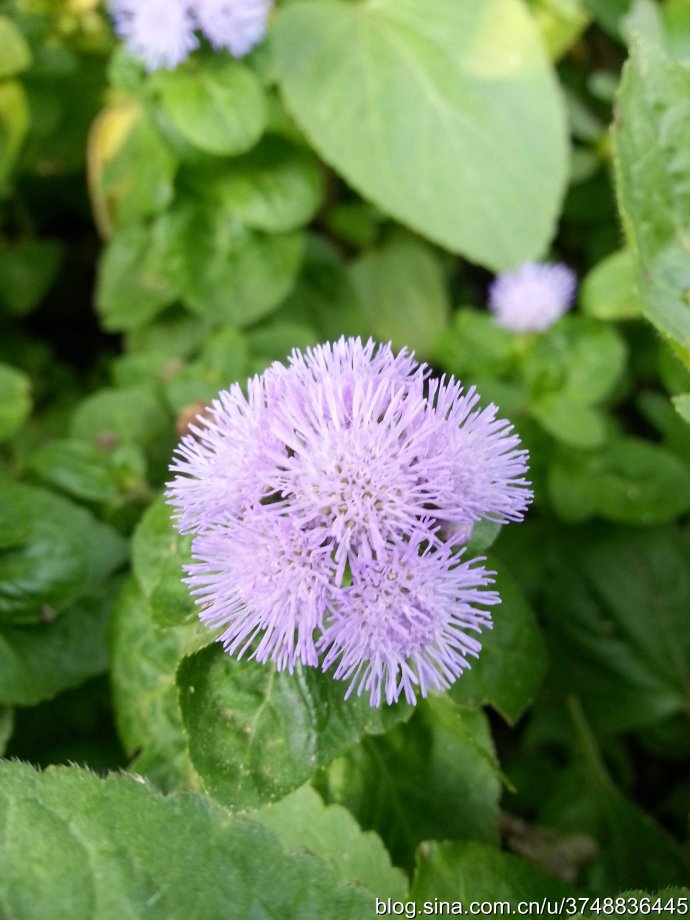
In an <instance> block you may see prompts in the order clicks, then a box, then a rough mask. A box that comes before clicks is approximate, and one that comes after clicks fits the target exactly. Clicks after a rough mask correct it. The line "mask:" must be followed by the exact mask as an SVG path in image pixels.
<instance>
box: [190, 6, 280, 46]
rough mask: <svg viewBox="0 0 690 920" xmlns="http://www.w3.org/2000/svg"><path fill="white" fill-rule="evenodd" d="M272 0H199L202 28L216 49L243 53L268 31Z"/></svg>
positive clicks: (198, 8) (199, 16)
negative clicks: (267, 24) (267, 23)
mask: <svg viewBox="0 0 690 920" xmlns="http://www.w3.org/2000/svg"><path fill="white" fill-rule="evenodd" d="M271 3H272V0H197V2H196V3H195V4H194V9H195V14H196V19H197V22H198V23H199V28H200V29H201V31H202V32H203V33H204V35H205V36H206V38H208V40H209V41H210V43H211V44H212V45H213V47H214V48H216V49H221V48H222V49H225V50H226V51H229V52H230V54H232V55H233V57H237V58H239V57H244V55H245V54H247V53H248V52H249V51H251V50H252V48H253V47H254V46H255V45H258V44H259V42H260V41H261V40H262V38H263V37H264V35H265V34H266V20H267V19H268V14H269V11H270V9H271Z"/></svg>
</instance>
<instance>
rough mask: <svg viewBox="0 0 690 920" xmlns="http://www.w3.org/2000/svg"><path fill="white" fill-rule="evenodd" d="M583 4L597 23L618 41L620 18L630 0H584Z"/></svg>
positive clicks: (619, 38)
mask: <svg viewBox="0 0 690 920" xmlns="http://www.w3.org/2000/svg"><path fill="white" fill-rule="evenodd" d="M585 5H586V7H587V9H588V10H589V11H590V13H591V14H592V16H593V17H594V19H595V21H596V22H597V24H598V25H599V26H601V28H602V29H603V30H604V31H606V32H608V34H609V35H610V36H611V37H612V38H613V39H615V40H616V41H619V42H620V41H621V33H620V26H621V20H622V18H623V16H624V15H625V13H626V12H627V10H628V9H629V7H630V0H585Z"/></svg>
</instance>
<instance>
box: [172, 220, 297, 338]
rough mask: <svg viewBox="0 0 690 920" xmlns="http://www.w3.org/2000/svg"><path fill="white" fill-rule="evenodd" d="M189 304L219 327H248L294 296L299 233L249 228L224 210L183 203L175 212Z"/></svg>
mask: <svg viewBox="0 0 690 920" xmlns="http://www.w3.org/2000/svg"><path fill="white" fill-rule="evenodd" d="M170 220H171V233H172V234H173V235H174V237H175V241H176V242H175V247H176V251H177V252H178V253H179V259H180V261H179V266H178V270H177V274H176V278H177V281H178V284H179V288H180V291H181V294H182V299H183V300H184V302H185V304H186V306H188V307H189V309H190V310H192V311H193V312H194V313H196V314H198V315H199V316H202V317H205V318H208V319H210V320H212V321H214V322H215V323H222V324H224V325H234V326H239V327H244V326H249V325H251V324H252V323H254V322H256V321H257V320H259V319H262V318H263V317H264V316H266V315H268V314H269V313H271V312H272V311H273V310H275V309H276V307H278V305H279V304H280V302H281V301H282V300H283V299H284V298H285V297H286V296H287V295H288V294H289V293H290V290H291V289H292V287H293V285H294V283H295V280H296V278H297V273H298V272H299V269H300V265H301V262H302V255H303V244H304V240H303V237H302V235H301V234H300V233H275V234H265V233H260V232H258V231H254V230H250V229H248V228H247V227H246V226H245V225H244V224H243V223H241V222H240V221H239V220H238V218H236V217H235V218H233V217H232V215H229V214H228V213H227V212H226V211H224V210H223V209H222V208H219V207H213V206H205V207H202V206H201V205H199V204H189V205H182V206H180V207H179V208H177V209H176V210H174V211H173V212H171V214H170Z"/></svg>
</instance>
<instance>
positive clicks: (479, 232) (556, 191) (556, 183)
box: [272, 0, 566, 269]
mask: <svg viewBox="0 0 690 920" xmlns="http://www.w3.org/2000/svg"><path fill="white" fill-rule="evenodd" d="M272 38H273V50H274V53H275V57H276V66H277V73H278V78H279V81H280V86H281V89H282V90H283V93H284V95H285V98H286V102H287V104H288V107H289V109H290V110H291V112H292V114H293V115H294V117H295V119H296V121H297V122H298V124H299V125H300V127H301V128H302V129H303V130H304V132H305V133H306V134H307V136H308V137H309V139H310V141H311V142H312V144H313V146H314V147H315V148H316V149H317V150H318V152H319V153H320V154H321V155H322V156H323V158H324V159H325V160H326V161H327V162H328V163H330V164H331V165H332V166H334V167H335V169H336V170H338V172H340V173H341V174H342V176H343V177H344V178H345V179H346V180H347V181H348V182H349V183H350V184H351V185H352V186H353V187H354V188H355V189H357V190H358V191H359V192H360V193H361V194H362V195H363V196H364V197H365V198H368V199H370V200H371V201H372V202H374V203H375V204H376V205H378V206H379V207H380V208H381V209H382V210H383V211H384V212H385V213H387V214H389V215H390V216H392V217H394V218H396V219H397V220H400V221H401V222H402V223H404V224H406V225H408V226H409V227H411V228H412V229H414V230H416V231H418V232H420V233H422V234H423V235H424V236H426V237H428V238H430V239H432V240H433V241H434V242H437V243H440V244H441V245H442V246H444V247H446V248H447V249H450V250H452V251H454V252H458V253H461V254H463V255H465V256H467V257H468V258H470V259H472V260H473V261H476V262H479V263H481V264H482V265H485V266H487V267H489V268H493V269H504V268H507V267H512V266H514V265H516V264H518V263H520V262H523V261H525V260H527V259H530V258H535V257H538V256H539V255H541V254H542V252H543V251H544V249H545V248H546V246H547V245H548V242H549V240H550V238H551V235H552V234H553V229H554V221H555V218H556V213H557V211H558V209H559V205H560V200H561V194H562V191H563V186H564V182H565V178H566V138H565V117H564V112H563V104H562V101H561V98H560V96H559V94H558V91H557V88H556V82H555V80H554V76H553V73H552V71H551V69H550V67H549V64H548V62H547V60H546V56H545V53H544V50H543V48H542V46H541V42H540V40H539V37H538V35H537V33H536V30H535V27H534V25H533V23H532V21H531V19H530V17H529V15H528V13H527V11H526V10H525V9H524V7H523V6H522V4H520V3H518V2H516V0H474V2H472V3H469V2H458V0H365V2H360V3H350V2H343V0H324V2H320V3H312V2H297V3H291V4H290V5H289V6H288V7H286V8H285V9H283V10H280V11H279V12H278V15H277V16H276V19H275V22H274V28H273V33H272ZM305 48H309V54H305V52H304V49H305ZM410 113H414V115H413V117H411V114H410Z"/></svg>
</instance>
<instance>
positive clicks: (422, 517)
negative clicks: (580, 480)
mask: <svg viewBox="0 0 690 920" xmlns="http://www.w3.org/2000/svg"><path fill="white" fill-rule="evenodd" d="M477 402H478V396H477V394H476V393H475V392H474V390H470V391H468V392H464V390H463V388H462V386H461V385H460V384H459V383H458V382H457V381H455V380H454V379H453V378H450V380H441V381H438V380H432V379H430V371H429V369H428V368H427V367H426V366H425V365H418V364H417V363H416V362H415V360H414V356H413V355H411V354H409V353H408V352H407V351H405V350H403V351H402V352H400V353H399V354H398V355H394V354H393V352H392V350H391V348H390V346H389V345H387V346H382V347H377V346H376V345H375V344H374V343H373V342H372V341H369V342H367V343H366V344H363V343H362V342H361V341H360V340H359V339H348V340H346V339H341V340H340V341H338V342H336V343H334V344H327V345H321V346H318V347H316V348H313V349H307V351H306V352H305V353H301V352H299V351H295V352H293V354H292V356H291V358H290V362H289V366H288V367H287V368H285V367H283V366H282V365H279V364H274V365H272V366H271V367H270V368H269V369H268V370H267V371H266V372H265V373H264V374H262V375H259V376H256V377H254V378H252V379H251V380H250V381H248V384H247V388H246V393H245V392H243V391H242V389H241V388H240V387H239V386H238V385H236V384H235V385H233V386H232V387H231V388H230V389H229V390H227V391H225V392H223V393H221V394H220V396H219V397H218V398H217V399H216V400H215V401H214V403H213V404H212V406H211V407H210V412H209V417H208V418H206V419H203V420H202V419H200V421H199V424H198V425H197V426H196V427H193V428H192V430H191V433H190V434H188V435H186V436H185V437H184V438H183V439H182V441H181V443H180V445H179V447H178V450H177V456H176V459H175V460H174V462H173V465H172V467H171V469H172V471H173V472H175V473H176V476H175V478H174V479H173V480H172V482H171V483H170V484H169V489H168V493H167V494H168V500H169V501H170V503H171V504H172V505H173V506H174V508H175V517H176V520H177V523H178V526H179V527H180V529H181V530H182V531H183V532H188V533H192V534H193V535H194V539H193V542H192V551H193V555H194V560H195V561H194V563H193V564H192V565H191V566H190V567H189V570H188V578H187V581H188V583H189V585H190V587H191V589H192V592H193V593H194V595H195V596H196V598H197V601H198V602H199V604H200V606H201V618H202V620H204V621H205V622H207V623H208V624H210V625H213V626H221V625H222V626H224V627H225V631H224V632H223V635H222V636H221V637H220V638H221V641H222V642H223V643H224V645H225V648H226V650H227V651H228V652H229V653H230V654H234V655H237V656H238V657H240V656H242V655H244V654H250V655H251V656H252V657H254V658H255V659H257V660H258V661H267V660H271V661H273V662H274V663H275V664H276V666H277V667H278V668H288V669H289V670H290V671H292V669H293V668H294V666H295V664H296V663H297V662H299V663H301V664H303V665H308V666H319V665H320V666H321V667H322V668H323V669H324V670H328V669H329V668H333V669H334V677H335V678H336V679H339V680H344V681H347V682H348V690H347V695H349V694H350V693H351V692H353V691H355V690H356V692H357V693H358V694H361V693H367V694H368V695H369V699H370V702H371V704H372V705H379V704H380V703H381V702H382V700H383V699H384V698H385V700H386V702H388V703H392V702H394V701H395V700H397V699H398V698H399V697H400V695H401V694H403V695H404V696H405V698H406V699H407V700H408V701H410V702H414V700H415V699H416V694H417V693H420V694H421V695H422V696H426V694H427V692H428V691H429V690H431V689H445V688H447V687H449V686H450V684H451V683H452V682H453V681H454V680H456V679H457V677H459V675H460V674H461V673H462V671H463V669H464V668H466V667H468V666H469V662H468V659H469V658H471V657H473V656H476V655H477V653H478V652H479V648H480V645H479V642H478V640H477V638H476V634H478V633H479V632H480V631H481V630H482V629H484V628H487V627H489V626H490V625H491V618H490V616H489V613H488V611H487V610H486V609H484V608H486V607H490V606H492V605H494V604H496V603H498V596H497V595H496V594H495V592H492V591H488V590H484V589H485V588H486V586H487V585H489V584H490V583H491V577H490V573H488V572H487V571H486V570H485V569H484V568H483V567H482V566H481V565H479V564H478V562H479V561H478V560H470V561H464V560H461V554H460V553H458V551H457V550H458V545H457V543H458V540H459V537H458V535H459V534H467V533H469V531H471V529H472V526H473V524H474V523H476V522H477V521H478V520H480V519H482V518H488V519H490V520H497V521H509V520H519V519H520V518H521V517H522V515H523V514H524V511H525V509H526V508H527V506H528V504H529V502H530V500H531V493H530V491H529V488H528V483H527V482H526V480H525V478H524V475H525V472H526V468H527V457H526V452H525V451H524V450H521V449H520V448H519V440H518V438H517V436H516V435H515V434H514V433H513V432H512V428H511V426H510V425H509V424H508V423H507V422H506V421H504V420H500V419H497V417H496V414H497V410H496V407H495V406H489V407H488V408H485V409H480V408H478V406H477Z"/></svg>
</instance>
